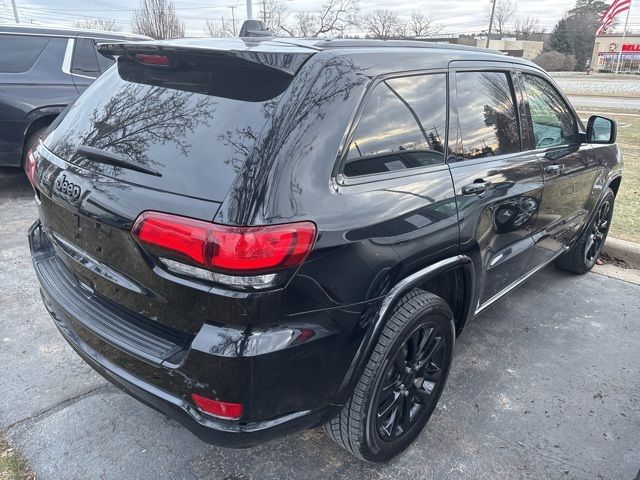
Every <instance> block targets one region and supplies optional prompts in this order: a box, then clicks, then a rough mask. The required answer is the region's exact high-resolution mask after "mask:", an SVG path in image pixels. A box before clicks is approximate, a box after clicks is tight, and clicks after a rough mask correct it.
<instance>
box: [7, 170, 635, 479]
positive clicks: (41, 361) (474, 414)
mask: <svg viewBox="0 0 640 480" xmlns="http://www.w3.org/2000/svg"><path fill="white" fill-rule="evenodd" d="M0 212H1V213H0V215H1V218H2V222H0V282H1V284H2V290H1V293H0V363H1V364H2V367H1V368H2V375H1V376H0V429H2V430H3V431H4V434H5V436H6V437H7V439H8V440H9V441H10V442H11V444H12V445H13V446H14V447H15V448H17V449H18V450H20V451H21V452H22V453H23V455H24V456H25V458H26V459H27V461H28V463H29V464H30V466H31V467H32V469H33V470H34V472H35V474H36V476H37V477H38V478H60V479H70V478H131V479H133V478H159V477H171V478H212V479H235V480H240V479H245V478H247V479H248V478H274V479H284V478H314V479H315V478H332V479H335V478H348V479H355V478H459V477H461V476H464V477H468V478H476V479H481V478H491V479H495V478H540V477H545V478H604V479H634V478H636V475H638V469H639V468H640V415H639V414H640V411H639V409H640V383H639V382H638V379H639V378H640V323H639V322H638V318H639V316H640V286H637V285H633V284H631V283H627V282H624V281H621V280H617V279H612V278H609V277H605V276H602V275H599V274H595V273H591V274H587V275H585V276H573V275H569V274H565V273H561V272H559V271H557V270H555V269H554V268H553V267H550V268H547V269H545V270H543V271H542V272H540V273H539V274H537V275H535V276H534V277H533V278H531V279H530V280H529V281H528V282H527V283H526V284H525V285H523V286H522V287H520V288H519V289H518V290H517V291H515V292H514V293H512V294H511V295H510V296H508V297H506V298H504V299H502V300H500V301H499V302H497V303H496V304H494V305H493V306H492V307H491V308H489V309H488V310H486V311H484V312H483V313H482V314H481V315H480V316H479V317H478V318H477V319H476V320H475V321H474V322H473V323H472V324H471V325H470V326H469V327H468V328H467V329H466V330H465V332H464V333H463V335H462V336H461V337H460V339H459V341H458V343H457V345H456V353H455V358H454V365H453V368H452V372H451V375H450V377H449V381H448V384H447V387H446V389H445V392H444V394H443V397H442V399H441V401H440V404H439V406H438V409H437V410H436V412H435V414H434V416H433V417H432V419H431V421H430V422H429V424H428V426H427V428H426V429H425V431H424V432H423V433H422V434H421V436H420V437H419V439H418V441H417V442H415V443H414V444H413V445H412V446H411V447H410V448H409V449H408V450H407V451H406V452H405V453H404V454H403V455H401V456H400V457H399V458H397V459H395V460H393V461H392V462H391V463H389V464H387V465H384V466H374V465H368V464H364V463H362V462H360V461H358V460H356V459H355V458H353V457H351V456H350V455H348V454H347V453H346V452H344V451H343V450H341V449H340V448H338V447H337V446H336V445H334V444H333V443H332V442H331V441H330V440H329V439H328V438H327V437H326V436H325V435H324V433H322V431H320V430H313V431H308V432H303V433H299V434H297V435H294V436H290V437H286V438H282V439H279V440H276V441H272V442H270V443H267V444H264V445H261V446H259V447H257V448H253V449H246V450H230V449H225V448H219V447H213V446H209V445H205V444H203V443H201V442H200V441H199V440H197V439H196V438H195V437H193V436H192V435H191V434H190V433H189V432H187V431H186V430H184V429H183V428H182V427H181V426H180V425H178V424H177V423H175V422H173V421H171V420H168V419H166V418H164V417H163V416H162V415H160V414H158V413H156V412H155V411H153V410H151V409H149V408H147V407H146V406H144V405H142V404H140V403H138V402H137V401H135V400H133V399H132V398H130V397H128V396H127V395H125V394H123V393H121V392H120V391H119V390H117V389H116V388H115V387H112V386H110V384H108V383H107V382H106V381H104V380H103V379H102V378H101V377H100V376H98V375H97V374H96V373H94V372H93V371H92V370H91V369H90V368H89V367H88V366H86V365H85V364H84V363H83V362H82V361H81V360H80V358H79V357H77V356H76V354H75V353H74V352H73V351H72V350H71V348H70V347H68V346H67V345H66V343H65V342H64V340H63V339H62V337H61V336H60V335H59V334H58V332H57V331H56V329H55V327H54V325H53V323H52V322H51V320H50V318H49V317H48V314H47V313H46V311H45V309H44V307H43V306H42V304H41V301H40V295H39V293H38V286H37V281H36V278H35V275H34V273H33V270H32V266H31V261H30V259H29V255H28V247H27V242H26V230H27V228H28V227H29V225H30V224H31V223H32V222H33V221H34V220H35V218H36V207H35V204H34V202H33V200H32V194H31V188H30V186H29V185H28V183H27V181H26V179H25V177H24V176H23V175H22V174H20V173H19V172H18V171H15V170H2V171H0ZM283 395H286V392H283Z"/></svg>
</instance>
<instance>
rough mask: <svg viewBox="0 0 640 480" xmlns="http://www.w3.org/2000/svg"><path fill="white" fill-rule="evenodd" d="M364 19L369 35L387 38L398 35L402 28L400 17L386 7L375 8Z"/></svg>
mask: <svg viewBox="0 0 640 480" xmlns="http://www.w3.org/2000/svg"><path fill="white" fill-rule="evenodd" d="M363 21H364V27H365V28H366V29H367V32H368V35H369V36H370V37H372V38H380V39H383V40H386V39H389V38H393V37H395V36H398V32H399V30H402V25H401V22H400V17H398V15H397V14H396V13H394V12H393V11H392V10H388V9H386V8H385V9H383V8H381V9H378V10H374V11H373V12H371V13H370V14H368V15H367V16H365V17H364V18H363Z"/></svg>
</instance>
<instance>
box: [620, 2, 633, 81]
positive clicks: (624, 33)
mask: <svg viewBox="0 0 640 480" xmlns="http://www.w3.org/2000/svg"><path fill="white" fill-rule="evenodd" d="M630 13H631V5H629V8H628V9H627V19H626V20H625V21H624V31H623V32H622V41H621V42H620V51H619V52H618V63H617V64H616V73H618V71H619V70H620V60H621V59H622V46H623V45H624V38H625V37H626V36H627V26H628V25H629V14H630Z"/></svg>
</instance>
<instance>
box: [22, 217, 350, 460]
mask: <svg viewBox="0 0 640 480" xmlns="http://www.w3.org/2000/svg"><path fill="white" fill-rule="evenodd" d="M43 236H44V234H43V232H42V229H41V228H40V222H39V221H37V222H36V223H34V225H33V226H32V227H31V229H30V230H29V244H30V248H31V255H32V259H33V262H34V266H35V271H36V274H37V276H38V280H39V281H40V286H41V288H40V291H41V294H42V298H43V301H44V304H45V306H46V308H47V310H48V311H49V313H50V314H51V316H52V318H53V320H54V322H55V325H56V327H57V328H58V330H59V331H60V333H61V334H62V336H63V337H64V338H65V340H66V341H67V342H68V343H69V344H70V345H71V347H73V349H74V350H75V351H76V352H77V353H78V354H79V355H80V357H82V359H83V360H85V362H87V363H88V364H89V365H90V366H91V367H92V368H93V369H95V370H96V371H97V372H98V373H100V374H101V375H102V376H103V377H105V378H106V379H107V380H109V381H110V382H111V383H113V384H114V385H116V386H117V387H119V388H121V389H122V390H124V391H125V392H127V393H129V394H130V395H132V396H133V397H135V398H137V399H138V400H140V401H142V402H143V403H145V404H147V405H148V406H150V407H152V408H154V409H156V410H158V411H160V412H162V413H164V414H165V415H167V416H168V417H170V418H174V419H175V420H177V421H179V422H180V423H181V424H183V425H184V426H185V427H187V428H188V429H189V430H190V431H191V432H192V433H194V434H195V435H196V436H197V437H199V438H200V439H201V440H203V441H205V442H207V443H212V444H216V445H221V446H225V447H234V448H241V447H249V446H252V445H256V444H258V443H261V442H264V441H267V440H269V439H271V438H274V437H278V436H282V435H286V434H289V433H292V432H295V431H299V430H303V429H307V428H312V427H315V426H318V425H321V424H322V423H324V422H326V421H328V420H329V419H330V418H331V417H332V416H333V415H335V414H337V413H338V411H339V409H340V407H338V406H333V405H328V406H326V407H323V408H319V409H313V410H304V411H296V412H292V413H288V414H286V415H281V416H278V417H274V418H270V419H268V420H263V421H252V422H243V421H233V420H222V419H217V418H215V417H212V416H209V415H206V414H203V413H201V412H200V411H199V410H198V409H197V408H195V407H194V406H193V405H192V404H191V403H190V402H189V401H187V400H186V399H185V395H184V392H181V393H182V395H180V394H176V393H174V392H169V391H168V390H166V389H165V388H161V387H160V386H158V385H156V384H154V383H151V382H149V381H147V380H146V379H142V378H140V377H139V376H137V375H135V374H134V373H133V372H132V371H131V370H130V369H126V368H123V367H122V366H121V365H120V364H118V363H116V362H115V361H113V359H112V358H111V357H112V355H106V354H105V353H104V352H103V351H100V350H99V349H97V348H94V346H95V345H96V344H100V343H99V342H100V341H99V340H96V339H94V336H96V337H99V336H100V332H95V331H90V330H88V328H87V325H88V323H87V322H86V321H83V322H81V321H80V319H78V318H77V314H76V315H74V314H72V312H74V311H75V312H77V310H74V308H73V307H74V305H73V299H72V298H71V299H69V298H63V297H64V296H63V295H62V293H64V292H63V291H62V290H59V289H58V288H55V287H53V285H55V282H53V283H52V281H51V278H47V275H48V273H47V272H48V271H49V269H47V268H42V263H43V262H47V261H52V260H55V259H56V258H55V254H54V253H53V252H52V251H51V250H49V249H48V246H47V245H46V240H45V239H43ZM55 280H56V281H59V280H58V279H55ZM69 302H71V304H69ZM94 313H95V310H94ZM94 325H95V324H94ZM96 342H98V343H96ZM111 347H114V348H112V349H111V350H110V351H118V350H117V345H115V346H114V345H113V344H112V345H111ZM119 353H120V355H119V356H116V357H115V358H118V357H122V352H119ZM120 360H121V359H120ZM136 361H138V360H132V361H129V363H127V362H125V364H132V362H136ZM165 365H166V364H163V365H155V366H153V367H149V368H155V369H156V370H169V369H170V368H169V367H166V366H165ZM173 367H176V368H171V370H173V371H179V369H178V368H177V367H179V365H174V366H173ZM134 371H135V370H134ZM123 414H124V413H123Z"/></svg>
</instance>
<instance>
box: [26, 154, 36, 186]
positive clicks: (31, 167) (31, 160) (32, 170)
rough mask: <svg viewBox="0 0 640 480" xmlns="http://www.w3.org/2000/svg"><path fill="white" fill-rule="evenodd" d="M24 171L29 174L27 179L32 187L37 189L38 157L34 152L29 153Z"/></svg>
mask: <svg viewBox="0 0 640 480" xmlns="http://www.w3.org/2000/svg"><path fill="white" fill-rule="evenodd" d="M24 171H25V173H26V174H27V178H28V179H29V182H31V185H32V186H33V187H34V188H35V183H34V180H35V178H36V157H35V156H34V155H33V150H29V151H28V152H27V158H26V159H25V162H24Z"/></svg>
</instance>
